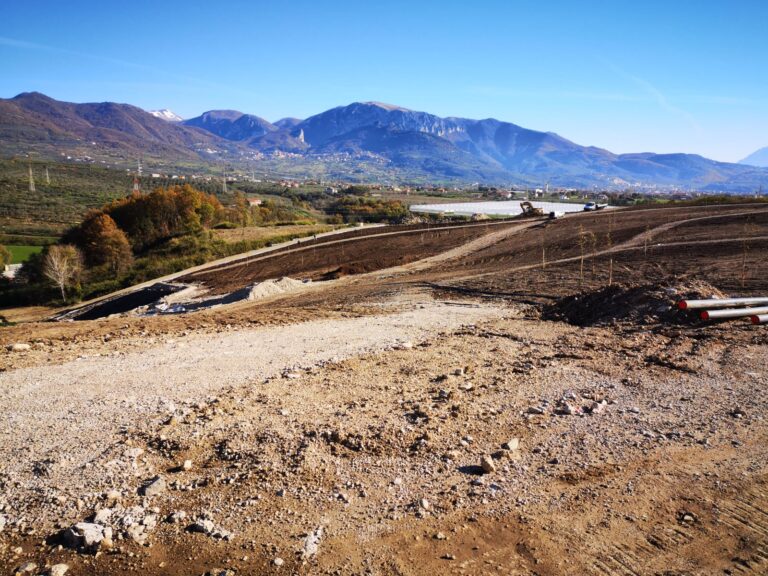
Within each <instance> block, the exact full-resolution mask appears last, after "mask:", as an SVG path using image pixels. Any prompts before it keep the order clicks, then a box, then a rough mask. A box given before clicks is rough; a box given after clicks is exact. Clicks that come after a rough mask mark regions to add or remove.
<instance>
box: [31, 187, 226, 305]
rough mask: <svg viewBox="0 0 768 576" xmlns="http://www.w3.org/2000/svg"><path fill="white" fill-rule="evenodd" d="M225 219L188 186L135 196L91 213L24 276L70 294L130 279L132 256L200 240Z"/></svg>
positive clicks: (217, 207)
mask: <svg viewBox="0 0 768 576" xmlns="http://www.w3.org/2000/svg"><path fill="white" fill-rule="evenodd" d="M225 216H226V214H225V210H224V208H223V207H222V205H221V203H220V202H219V201H218V199H217V198H216V197H215V196H213V195H210V194H206V193H204V192H201V191H199V190H196V189H195V188H193V187H191V186H190V185H188V184H184V185H181V186H172V187H170V188H158V189H156V190H154V191H153V192H151V193H149V194H132V195H131V196H128V197H126V198H123V199H120V200H116V201H114V202H112V203H110V204H107V205H106V206H104V207H103V208H101V209H99V210H92V211H90V212H88V213H87V214H86V216H85V218H84V219H83V221H82V222H81V223H80V224H78V225H77V226H74V227H73V228H70V229H69V230H68V231H67V232H66V233H65V234H64V236H63V237H62V239H61V242H60V243H59V244H57V245H54V246H48V247H47V248H46V249H45V250H44V251H43V252H42V253H40V254H37V255H34V256H33V257H32V258H30V259H29V260H28V261H27V262H26V263H25V265H24V267H23V268H22V272H21V276H22V278H23V279H25V280H26V281H27V282H28V283H30V284H38V285H39V284H42V283H47V282H50V283H52V284H53V285H55V286H56V287H57V288H58V289H59V291H60V293H61V297H62V299H63V300H66V291H67V289H68V288H70V289H73V288H74V289H78V288H79V286H80V283H81V281H82V280H83V279H84V278H87V280H89V281H91V282H95V281H100V280H103V279H107V278H111V279H114V278H118V277H120V276H122V275H124V274H125V273H127V272H128V271H129V270H130V269H131V267H132V265H133V263H134V256H135V255H139V254H141V253H143V252H146V251H147V250H148V249H150V248H151V247H153V246H156V245H158V244H160V243H162V242H165V241H167V240H169V239H172V238H175V237H178V236H185V235H190V234H197V233H199V232H201V231H203V230H204V229H206V228H210V227H211V226H213V225H214V224H216V223H217V222H218V221H219V220H220V219H222V218H224V217H225Z"/></svg>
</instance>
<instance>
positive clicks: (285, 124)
mask: <svg viewBox="0 0 768 576" xmlns="http://www.w3.org/2000/svg"><path fill="white" fill-rule="evenodd" d="M300 123H301V118H280V120H278V121H277V122H274V125H275V126H277V127H278V128H293V127H294V126H296V124H300Z"/></svg>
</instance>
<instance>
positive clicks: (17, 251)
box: [6, 245, 43, 264]
mask: <svg viewBox="0 0 768 576" xmlns="http://www.w3.org/2000/svg"><path fill="white" fill-rule="evenodd" d="M6 248H8V251H9V252H10V253H11V256H12V257H13V260H11V264H21V263H22V262H26V261H27V260H28V259H29V257H30V256H32V254H37V253H38V252H42V250H43V247H42V246H13V245H11V246H6Z"/></svg>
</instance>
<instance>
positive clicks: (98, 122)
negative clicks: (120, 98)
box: [0, 92, 229, 159]
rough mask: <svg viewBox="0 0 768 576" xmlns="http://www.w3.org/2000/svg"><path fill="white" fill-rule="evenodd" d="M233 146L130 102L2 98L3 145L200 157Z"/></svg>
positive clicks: (6, 148) (11, 149) (14, 150)
mask: <svg viewBox="0 0 768 576" xmlns="http://www.w3.org/2000/svg"><path fill="white" fill-rule="evenodd" d="M227 146H229V144H228V142H227V141H226V140H223V139H220V138H217V137H215V136H214V135H212V134H211V133H209V132H207V131H204V130H199V129H197V128H191V127H187V126H183V125H181V124H178V123H173V122H167V121H165V120H161V119H159V118H156V117H155V116H153V115H152V114H150V113H149V112H145V111H144V110H142V109H140V108H137V107H136V106H131V105H129V104H115V103H114V102H102V103H95V104H72V103H69V102H59V101H58V100H54V99H53V98H49V97H48V96H45V95H43V94H40V93H37V92H27V93H23V94H19V95H18V96H16V97H15V98H11V99H8V100H3V99H0V151H2V152H4V153H10V154H18V153H26V152H28V151H30V150H35V151H38V152H41V153H49V154H56V155H58V153H59V152H67V153H79V154H91V155H92V154H93V153H95V152H99V153H102V154H108V155H110V156H119V157H123V158H128V157H131V158H135V157H137V156H139V155H147V156H157V157H162V158H171V157H172V158H179V159H185V158H195V157H199V154H200V153H201V152H202V151H203V150H206V149H210V148H219V147H227Z"/></svg>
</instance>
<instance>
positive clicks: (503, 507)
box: [0, 301, 768, 574]
mask: <svg viewBox="0 0 768 576" xmlns="http://www.w3.org/2000/svg"><path fill="white" fill-rule="evenodd" d="M398 306H399V307H400V308H399V310H400V311H399V312H395V313H390V314H387V315H385V316H371V317H366V318H354V319H342V320H320V321H314V322H308V323H304V324H297V325H292V326H284V327H272V328H259V329H248V328H236V329H233V330H232V331H231V332H227V333H223V334H217V335H211V334H207V333H203V334H195V333H194V332H191V333H190V334H188V335H187V336H184V337H183V338H178V339H173V340H172V341H164V342H157V343H156V344H155V345H154V346H152V347H151V348H150V349H148V350H147V349H144V350H142V351H140V352H132V351H131V350H130V345H129V344H130V342H129V341H126V340H120V342H121V344H120V346H119V349H116V350H114V351H112V352H111V353H108V354H107V355H99V356H93V357H84V358H80V359H78V360H75V361H70V362H65V363H61V364H50V365H47V364H45V363H42V364H37V365H33V366H29V367H26V368H20V369H15V370H8V371H6V372H5V373H3V374H2V375H1V376H0V403H2V406H3V412H2V413H3V419H2V424H1V426H2V428H1V430H2V443H0V455H1V456H2V462H3V464H2V470H1V472H0V485H1V486H2V495H0V526H1V527H2V528H1V531H0V543H1V544H0V564H1V565H3V566H5V567H6V572H8V573H21V574H62V573H64V572H66V573H67V574H129V573H142V574H205V573H208V574H238V573H239V574H252V573H272V572H274V573H306V574H314V573H328V574H360V573H370V574H393V573H395V574H398V573H399V574H423V573H435V572H437V571H441V572H448V573H457V574H483V573H488V574H495V573H505V574H506V573H512V574H657V573H658V574H661V573H666V574H710V573H711V574H722V573H734V574H737V573H743V574H749V573H753V574H761V573H765V572H764V570H765V568H766V566H767V565H768V564H766V562H765V558H766V556H765V551H766V540H765V529H766V526H767V525H768V522H766V513H765V512H764V511H765V510H768V493H767V492H766V491H765V478H766V476H765V475H766V455H767V454H766V452H768V442H766V440H768V438H766V423H765V419H764V415H765V414H766V408H768V396H766V394H765V392H764V390H765V384H766V379H767V378H768V374H767V373H766V370H765V367H764V352H765V345H766V340H767V338H766V333H765V332H764V331H756V330H751V329H734V330H723V329H722V328H718V327H714V328H712V327H710V328H707V327H686V326H683V327H659V326H658V325H657V326H652V325H651V326H641V327H637V326H635V325H629V324H620V323H619V324H614V325H613V326H607V327H605V326H604V327H587V328H580V327H576V326H572V325H569V324H566V323H562V322H554V321H542V320H539V319H537V318H535V317H534V316H533V315H531V311H530V310H529V309H525V308H515V307H505V308H499V307H494V306H490V305H480V304H478V303H474V302H470V301H462V302H453V303H445V302H427V301H418V302H412V303H411V305H410V306H404V305H403V302H402V301H400V302H399V303H398ZM6 353H7V354H8V355H12V354H16V355H20V354H26V353H29V351H27V350H18V349H17V350H9V351H7V352H6ZM665 570H666V572H664V571H665ZM761 570H763V571H762V572H761ZM728 571H730V572H728Z"/></svg>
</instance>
